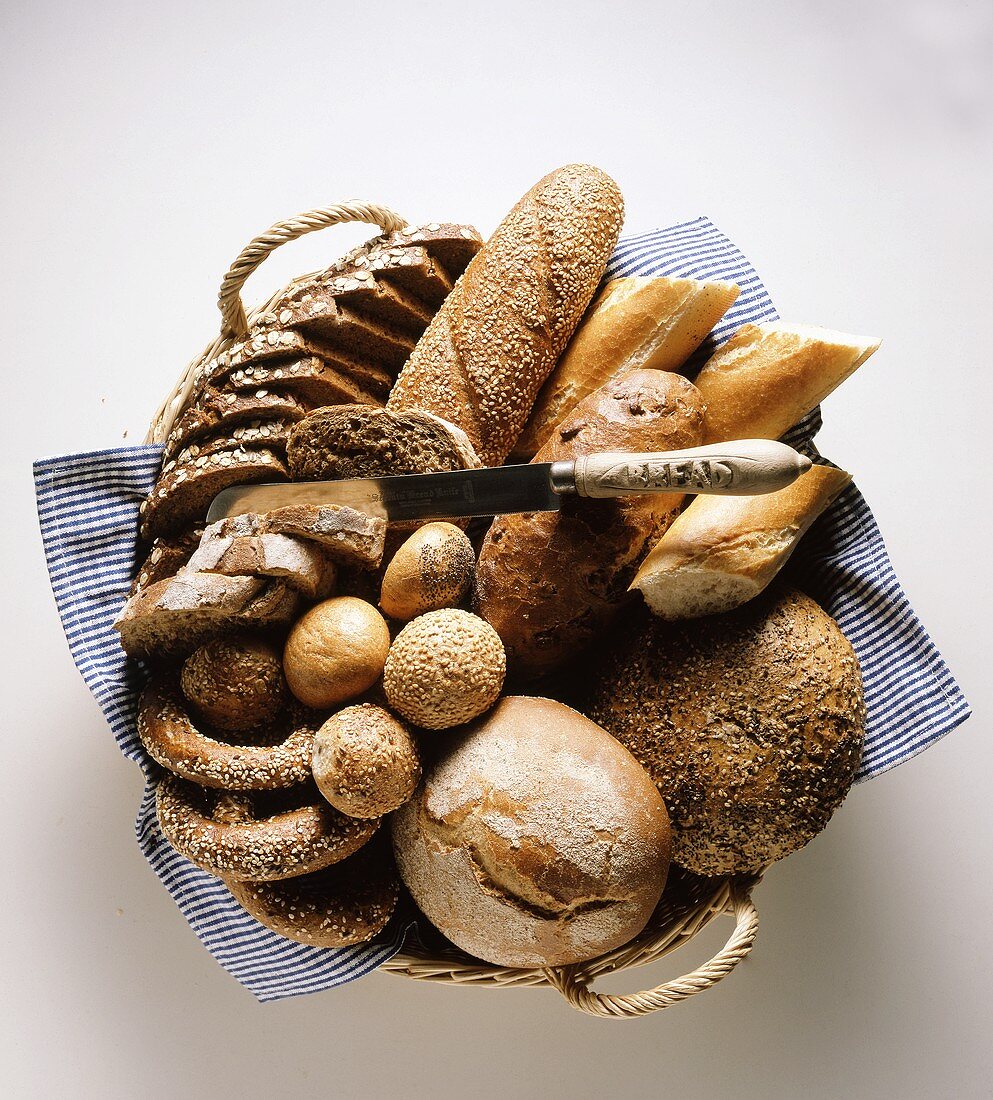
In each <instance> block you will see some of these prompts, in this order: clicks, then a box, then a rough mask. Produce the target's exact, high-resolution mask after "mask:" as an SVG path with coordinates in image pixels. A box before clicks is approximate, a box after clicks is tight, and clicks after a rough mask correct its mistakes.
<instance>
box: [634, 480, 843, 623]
mask: <svg viewBox="0 0 993 1100" xmlns="http://www.w3.org/2000/svg"><path fill="white" fill-rule="evenodd" d="M851 480H852V479H851V475H850V474H846V473H845V471H844V470H838V469H836V468H835V467H833V466H813V467H811V468H810V469H809V470H808V471H807V472H806V473H805V474H802V475H801V476H800V477H799V478H798V479H797V480H796V481H795V482H794V483H793V484H792V485H788V486H787V487H786V488H785V489H780V490H779V491H778V492H776V493H767V494H765V495H763V496H755V497H724V496H698V497H696V498H695V499H694V500H693V501H692V502H691V504H690V506H689V507H688V508H687V509H686V510H685V511H684V512H682V514H681V515H679V516H678V517H677V519H676V521H675V522H674V523H673V525H672V526H671V527H670V528H669V530H668V531H666V533H665V534H664V535H663V536H662V538H661V539H660V540H659V542H658V543H657V544H656V545H655V547H654V549H653V550H652V552H651V553H650V554H649V555H648V557H647V558H645V560H644V561H643V562H642V565H641V568H640V569H639V570H638V573H637V575H636V576H635V578H634V580H633V581H632V583H631V587H632V588H637V589H639V590H640V592H641V594H642V595H643V596H644V597H645V602H646V603H647V604H648V606H649V607H650V608H651V609H652V611H654V612H655V614H656V615H658V616H659V617H660V618H662V619H695V618H699V617H700V616H701V615H714V614H716V613H718V612H721V611H730V610H731V609H732V608H735V607H738V606H739V605H741V604H743V603H745V602H746V601H748V600H750V599H752V598H753V597H754V596H757V595H758V594H759V593H760V592H761V591H762V590H763V589H764V588H765V587H766V585H768V584H769V582H770V581H771V580H772V579H773V577H775V575H776V574H777V573H778V572H779V570H780V569H782V567H783V566H784V565H785V564H786V561H787V559H788V558H789V556H790V554H792V553H793V551H794V549H795V548H796V545H797V543H798V542H799V541H800V539H801V538H802V537H803V536H804V534H806V532H807V530H808V528H809V527H810V525H811V524H812V523H813V522H814V520H815V519H817V517H818V516H819V515H820V514H821V513H822V512H823V511H824V509H825V508H827V506H828V505H829V504H830V503H831V501H833V500H834V498H835V497H836V496H837V495H838V494H839V493H840V492H841V491H842V489H844V488H845V486H846V485H847V484H848V483H849V482H850V481H851Z"/></svg>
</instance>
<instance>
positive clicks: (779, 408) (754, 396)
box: [693, 321, 880, 443]
mask: <svg viewBox="0 0 993 1100" xmlns="http://www.w3.org/2000/svg"><path fill="white" fill-rule="evenodd" d="M879 344H880V341H879V340H874V339H871V338H868V337H864V336H849V335H848V334H847V333H844V332H835V331H833V330H832V329H827V328H816V327H815V326H814V325H791V324H787V323H786V322H785V321H771V322H768V323H766V324H762V325H744V326H743V327H742V328H740V329H739V330H738V331H737V332H736V333H735V334H734V336H732V337H731V339H730V340H728V342H727V343H726V344H723V345H722V346H721V347H720V348H719V349H718V350H717V351H716V352H715V353H714V354H713V355H712V356H711V357H710V359H708V360H707V362H706V363H705V364H704V365H703V367H702V369H701V370H700V373H699V374H698V375H697V376H696V378H695V379H694V380H693V381H694V383H695V385H696V388H697V389H698V390H699V391H700V393H702V394H703V399H704V401H705V402H706V403H707V438H706V440H705V442H707V443H723V442H725V441H726V440H729V439H779V438H780V436H782V435H783V434H784V433H785V432H787V431H788V430H789V429H790V428H792V427H793V425H794V424H796V423H798V422H799V421H800V420H802V419H803V418H804V417H805V416H806V415H807V413H809V412H810V410H811V409H814V408H816V407H817V406H818V405H819V404H820V403H821V401H823V400H824V398H825V397H827V395H828V394H829V393H831V392H832V390H835V389H837V387H838V386H840V385H841V383H842V382H844V380H845V379H846V378H847V377H848V376H849V375H850V374H853V373H854V372H855V371H856V370H857V368H858V367H860V366H861V365H862V364H863V363H864V362H865V361H866V359H868V358H869V356H870V355H872V353H873V352H874V351H875V350H876V348H878V347H879Z"/></svg>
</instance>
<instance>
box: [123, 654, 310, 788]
mask: <svg viewBox="0 0 993 1100" xmlns="http://www.w3.org/2000/svg"><path fill="white" fill-rule="evenodd" d="M321 721H322V716H321V715H320V714H318V713H317V712H316V711H312V710H308V709H307V708H306V707H303V706H300V705H297V704H294V703H291V704H290V705H288V706H286V707H283V708H282V710H281V713H280V714H279V716H278V717H277V718H276V719H274V721H273V722H272V723H271V724H269V725H267V726H266V727H265V728H264V729H263V730H262V731H258V730H252V731H249V732H238V733H236V732H233V731H232V732H225V731H219V730H216V729H213V728H210V727H201V726H200V725H199V723H198V722H196V721H194V719H193V717H192V716H191V708H190V706H189V704H188V703H187V701H186V699H185V698H184V697H183V693H182V692H181V690H180V687H179V678H178V676H177V675H176V673H175V672H172V673H167V674H162V675H159V676H155V677H153V678H152V680H151V681H150V682H149V684H148V686H147V687H146V688H145V690H144V691H143V692H142V695H141V701H140V702H139V704H138V736H139V737H140V738H141V743H142V744H143V745H144V746H145V748H146V750H147V751H148V755H149V756H151V758H152V759H153V760H155V761H156V762H157V763H159V764H161V765H162V766H163V767H164V768H168V769H169V771H171V772H173V773H174V774H175V775H179V776H182V777H183V778H184V779H191V780H193V782H195V783H199V784H200V785H201V786H204V787H217V788H220V789H222V790H230V791H269V790H278V789H280V788H283V787H292V786H294V785H295V784H297V783H303V782H304V781H305V780H307V779H309V778H310V758H311V752H312V750H313V745H314V735H315V734H316V732H317V729H318V728H319V726H320V725H321ZM207 728H210V729H211V732H210V733H207V732H205V730H206V729H207ZM221 738H223V740H222V739H221Z"/></svg>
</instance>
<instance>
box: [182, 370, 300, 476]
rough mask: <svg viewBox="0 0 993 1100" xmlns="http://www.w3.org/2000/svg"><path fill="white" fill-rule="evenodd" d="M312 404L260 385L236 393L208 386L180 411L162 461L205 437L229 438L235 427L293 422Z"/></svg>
mask: <svg viewBox="0 0 993 1100" xmlns="http://www.w3.org/2000/svg"><path fill="white" fill-rule="evenodd" d="M313 407H314V406H313V405H311V404H310V403H309V402H306V401H304V400H302V399H301V398H299V397H297V396H295V395H294V394H292V393H289V392H288V391H286V390H269V389H266V388H265V387H264V386H260V387H259V388H258V389H256V390H246V391H243V392H237V393H236V392H234V391H228V390H216V389H214V388H213V387H211V388H209V389H207V390H205V391H204V392H203V393H202V394H201V395H200V396H199V397H198V398H197V399H196V400H195V401H194V402H193V403H192V404H190V405H188V406H187V407H186V408H185V409H184V410H183V412H182V413H180V415H179V417H178V419H177V420H176V423H175V424H174V425H173V428H172V431H170V433H169V437H168V439H166V443H165V452H164V454H163V456H162V457H163V460H164V461H165V462H169V461H171V460H172V459H173V458H175V457H176V456H177V455H178V454H179V452H180V451H182V450H185V449H187V448H190V447H191V445H192V444H194V443H197V444H200V443H201V441H202V440H204V439H205V438H207V437H210V438H217V437H224V436H232V437H233V435H234V430H235V428H240V427H244V426H247V425H251V424H256V423H260V422H262V421H266V420H268V421H272V420H279V421H282V422H283V423H295V422H296V421H297V420H303V418H304V417H305V416H306V415H307V413H309V412H310V411H311V409H312V408H313Z"/></svg>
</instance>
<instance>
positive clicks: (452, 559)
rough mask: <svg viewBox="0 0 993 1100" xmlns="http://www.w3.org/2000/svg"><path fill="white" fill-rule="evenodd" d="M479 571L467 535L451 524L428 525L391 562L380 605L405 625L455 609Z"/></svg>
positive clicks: (387, 569)
mask: <svg viewBox="0 0 993 1100" xmlns="http://www.w3.org/2000/svg"><path fill="white" fill-rule="evenodd" d="M475 572H476V555H475V552H474V551H473V549H472V543H471V542H470V541H469V539H468V537H467V536H466V533H465V532H464V531H462V530H460V529H459V528H458V527H455V526H454V525H453V524H451V523H427V524H425V525H424V526H423V527H421V528H420V529H419V530H417V531H415V532H414V533H413V534H412V535H411V536H410V538H409V539H407V541H406V542H405V543H404V544H403V545H402V546H401V547H400V549H399V550H397V552H396V553H395V554H394V555H393V557H392V559H391V560H390V564H389V565H388V566H387V567H386V572H385V573H384V574H383V584H382V589H381V592H380V597H379V606H380V607H381V608H382V609H383V611H384V612H385V613H386V614H387V615H389V616H390V618H391V619H399V620H400V621H401V622H407V621H408V620H409V619H413V618H414V617H415V616H416V615H423V614H424V613H425V612H426V611H437V610H439V609H440V608H442V607H455V606H456V605H457V604H459V603H461V602H462V600H463V599H464V598H465V597H466V595H467V593H468V592H469V589H470V587H471V585H472V581H473V578H474V577H475Z"/></svg>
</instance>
